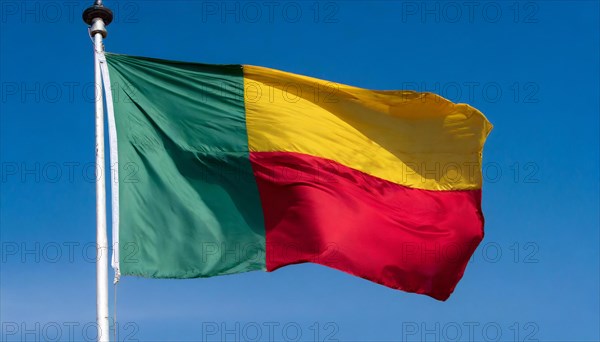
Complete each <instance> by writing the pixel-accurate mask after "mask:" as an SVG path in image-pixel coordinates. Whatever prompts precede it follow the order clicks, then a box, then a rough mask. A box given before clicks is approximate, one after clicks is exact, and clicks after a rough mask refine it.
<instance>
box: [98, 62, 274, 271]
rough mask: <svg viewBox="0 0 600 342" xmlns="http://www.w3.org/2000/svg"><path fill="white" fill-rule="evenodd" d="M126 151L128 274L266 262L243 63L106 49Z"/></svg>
mask: <svg viewBox="0 0 600 342" xmlns="http://www.w3.org/2000/svg"><path fill="white" fill-rule="evenodd" d="M106 58H107V61H108V66H109V72H110V76H111V83H112V89H113V97H114V99H113V102H114V107H115V122H116V127H117V141H118V157H119V166H118V168H119V201H120V213H119V215H120V230H119V231H120V232H119V240H120V241H119V252H120V267H121V273H122V274H124V275H136V276H144V277H153V278H194V277H209V276H215V275H221V274H231V273H239V272H245V271H252V270H263V269H265V231H264V222H263V213H262V208H261V203H260V198H259V194H258V189H257V186H256V182H255V179H254V176H253V173H252V167H251V165H250V161H249V151H248V135H247V132H246V119H245V110H244V99H243V90H244V82H243V71H242V67H241V66H239V65H222V66H221V65H204V64H197V63H182V62H172V61H164V60H156V59H150V58H142V57H131V56H124V55H116V54H107V55H106Z"/></svg>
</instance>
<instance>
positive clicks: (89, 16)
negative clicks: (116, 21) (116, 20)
mask: <svg viewBox="0 0 600 342" xmlns="http://www.w3.org/2000/svg"><path fill="white" fill-rule="evenodd" d="M81 17H82V18H83V21H85V23H86V24H88V25H92V21H93V20H94V19H95V18H100V19H102V21H104V25H106V26H108V24H110V23H111V22H112V20H113V12H112V11H111V10H109V9H108V8H106V7H104V6H98V5H94V6H92V7H88V8H86V10H85V11H83V15H82V16H81Z"/></svg>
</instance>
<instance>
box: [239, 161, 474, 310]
mask: <svg viewBox="0 0 600 342" xmlns="http://www.w3.org/2000/svg"><path fill="white" fill-rule="evenodd" d="M250 160H251V162H252V166H253V169H254V174H255V177H256V179H257V183H258V189H259V192H260V196H261V200H262V205H263V211H264V216H265V226H266V250H267V270H268V271H274V270H276V269H277V268H279V267H283V266H286V265H290V264H297V263H304V262H313V263H317V264H321V265H325V266H329V267H333V268H335V269H338V270H341V271H344V272H347V273H350V274H353V275H356V276H359V277H362V278H365V279H368V280H371V281H374V282H376V283H379V284H382V285H385V286H388V287H391V288H395V289H400V290H404V291H408V292H416V293H421V294H426V295H429V296H431V297H433V298H436V299H439V300H446V299H447V298H448V297H449V296H450V294H451V293H452V291H453V290H454V288H455V286H456V284H457V283H458V281H459V280H460V278H461V277H462V275H463V273H464V270H465V267H466V265H467V262H468V260H469V258H470V257H471V255H472V254H473V252H474V250H475V248H476V247H477V245H478V244H479V242H480V241H481V239H482V238H483V215H482V213H481V206H480V203H481V190H468V191H429V190H421V189H412V188H407V187H404V186H401V185H398V184H395V183H391V182H388V181H385V180H382V179H379V178H375V177H372V176H369V175H367V174H364V173H362V172H360V171H356V170H354V169H351V168H348V167H346V166H343V165H341V164H338V163H336V162H333V161H331V160H326V159H322V158H318V157H313V156H309V155H304V154H299V153H289V152H252V153H250Z"/></svg>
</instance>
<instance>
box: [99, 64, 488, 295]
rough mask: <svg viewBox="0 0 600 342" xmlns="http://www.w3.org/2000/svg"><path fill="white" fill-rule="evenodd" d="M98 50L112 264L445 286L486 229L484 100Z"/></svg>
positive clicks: (157, 273) (430, 288) (158, 273)
mask: <svg viewBox="0 0 600 342" xmlns="http://www.w3.org/2000/svg"><path fill="white" fill-rule="evenodd" d="M106 60H107V64H108V71H109V72H108V74H109V75H110V80H111V85H112V103H111V105H113V106H114V117H111V118H109V121H110V120H111V119H112V120H113V121H112V126H111V128H110V129H111V131H114V132H113V135H112V137H111V152H114V153H111V155H112V156H114V157H113V158H111V159H116V160H118V167H117V168H118V173H117V175H118V184H117V186H116V187H115V188H114V189H113V193H114V198H113V215H115V216H114V217H113V219H115V220H114V221H113V232H116V233H115V235H114V239H115V242H116V243H118V247H117V250H116V251H115V252H116V253H115V258H114V260H113V261H114V264H115V267H116V268H117V271H118V272H119V273H120V274H123V275H132V276H142V277H151V278H195V277H211V276H217V275H225V274H234V273H240V272H247V271H254V270H266V271H274V270H276V269H278V268H280V267H283V266H286V265H291V264H299V263H305V262H312V263H316V264H320V265H324V266H328V267H331V268H334V269H337V270H341V271H343V272H346V273H349V274H352V275H355V276H358V277H362V278H364V279H367V280H370V281H373V282H376V283H379V284H382V285H385V286H388V287H391V288H394V289H399V290H403V291H408V292H415V293H420V294H426V295H429V296H431V297H433V298H436V299H439V300H445V299H447V298H448V297H449V296H450V294H451V293H452V292H453V290H454V288H455V286H456V284H457V283H458V281H459V280H460V279H461V277H462V275H463V273H464V270H465V268H466V265H467V263H468V260H469V258H470V257H471V255H472V253H473V252H474V250H475V248H476V247H477V245H478V244H479V243H480V241H481V240H482V238H483V235H484V231H483V221H484V219H483V214H482V211H481V186H482V175H481V163H482V149H483V144H484V142H485V139H486V137H487V135H488V133H489V132H490V130H491V128H492V125H491V124H490V123H489V122H488V121H487V119H486V118H485V117H484V116H483V114H482V113H480V112H479V111H478V110H476V109H474V108H472V107H470V106H468V105H466V104H454V103H452V102H450V101H448V100H446V99H444V98H442V97H440V96H438V95H435V94H432V93H420V92H414V91H403V90H398V91H378V90H366V89H361V88H357V87H352V86H347V85H343V84H339V83H334V82H328V81H324V80H320V79H316V78H311V77H306V76H300V75H296V74H292V73H288V72H283V71H278V70H274V69H268V68H263V67H257V66H249V65H209V64H199V63H187V62H176V61H167V60H158V59H151V58H144V57H132V56H126V55H118V54H106ZM113 162H115V160H113ZM115 204H116V205H115ZM115 206H116V210H115Z"/></svg>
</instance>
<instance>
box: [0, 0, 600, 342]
mask: <svg viewBox="0 0 600 342" xmlns="http://www.w3.org/2000/svg"><path fill="white" fill-rule="evenodd" d="M91 2H92V1H91V0H90V1H85V2H78V1H39V2H38V1H27V2H20V1H2V2H1V7H0V16H1V18H0V20H1V29H0V45H1V46H0V75H1V86H2V89H1V94H0V95H1V110H0V114H1V115H0V120H1V121H0V123H1V128H0V135H1V138H0V141H1V147H0V151H1V166H2V175H1V177H2V178H1V183H0V185H1V198H0V208H1V215H0V219H1V222H0V224H1V237H0V238H1V243H2V252H1V258H2V259H1V263H0V267H1V271H0V277H1V278H0V291H1V293H0V294H1V298H0V315H1V321H2V338H0V339H6V340H20V339H27V340H36V339H44V338H46V339H49V340H52V339H56V338H57V335H60V336H59V337H60V339H59V340H86V339H87V338H94V336H95V328H94V326H91V324H93V322H94V321H95V265H94V247H93V243H94V241H95V195H94V193H95V187H94V182H93V179H94V178H93V161H94V113H93V110H94V107H93V83H92V82H93V64H92V62H93V55H92V43H91V41H90V39H89V37H88V35H87V29H86V26H85V24H84V23H83V22H82V21H81V19H80V15H81V12H82V10H83V9H84V8H85V7H87V6H88V5H89V4H91ZM105 3H106V5H107V6H108V7H111V8H112V9H113V10H114V11H115V14H116V18H115V21H114V23H113V24H111V25H110V26H109V27H108V31H109V36H108V38H107V39H106V40H105V45H106V50H107V51H110V52H116V53H123V54H131V55H142V56H150V57H158V58H166V59H174V60H186V61H197V62H204V63H240V64H253V65H261V66H268V67H272V68H278V69H282V70H286V71H290V72H295V73H300V74H305V75H309V76H314V77H319V78H323V79H327V80H332V81H336V82H341V83H346V84H350V85H355V86H359V87H364V88H372V89H413V90H419V91H433V92H436V93H438V94H440V95H442V96H445V97H447V98H449V99H451V100H452V101H455V102H466V103H468V104H470V105H473V106H475V107H476V108H478V109H480V110H481V111H482V112H483V113H484V114H485V115H486V116H487V118H488V119H489V120H490V121H491V122H492V123H493V124H494V126H495V127H494V130H493V131H492V133H491V135H490V137H489V139H488V142H487V144H486V146H485V150H484V177H485V181H484V186H483V209H484V214H485V217H486V226H485V230H486V235H485V239H484V240H483V242H482V244H481V246H480V247H479V249H478V250H477V251H476V252H475V255H474V257H473V259H472V260H471V262H470V263H469V266H468V267H467V270H466V273H465V276H464V278H463V279H462V281H461V282H460V283H459V285H458V287H457V288H456V291H455V292H454V294H453V295H452V296H451V298H450V299H449V300H448V301H447V302H439V301H436V300H434V299H431V298H429V297H426V296H422V295H416V294H410V293H404V292H400V291H395V290H391V289H388V288H386V287H383V286H380V285H377V284H374V283H370V282H368V281H366V280H363V279H360V278H357V277H352V276H350V275H347V274H345V273H342V272H339V271H335V270H332V269H328V268H326V267H322V266H318V265H310V264H305V265H298V266H289V267H286V268H283V269H280V270H278V271H276V272H274V273H266V272H251V273H246V274H241V275H234V276H225V277H216V278H210V279H193V280H154V279H139V278H130V277H124V278H123V279H122V281H121V283H120V284H119V287H118V320H119V322H120V325H119V332H120V335H119V340H120V341H128V340H129V341H130V340H135V339H138V340H154V341H157V340H166V339H169V340H194V341H202V340H209V341H215V340H222V339H227V340H230V341H231V340H236V339H240V340H244V339H247V340H253V339H255V338H256V337H257V335H260V336H259V338H256V340H267V341H268V340H279V341H281V340H288V341H293V340H297V339H299V340H302V341H330V340H336V339H337V340H343V341H347V340H352V341H359V340H394V341H417V340H424V341H438V340H442V341H443V340H460V341H470V340H476V341H497V340H501V341H532V340H540V341H559V340H562V341H564V340H571V341H598V340H599V339H600V332H599V320H600V317H599V311H600V307H599V305H600V302H599V301H600V298H599V292H600V290H599V267H600V265H599V202H598V193H599V169H598V164H599V163H598V161H599V156H598V150H599V149H598V147H599V136H598V132H599V120H598V118H599V90H600V89H599V81H598V79H599V72H600V71H599V46H600V44H599V42H600V39H599V38H600V37H599V22H600V18H599V5H598V2H597V1H546V2H541V1H540V2H528V1H522V2H513V1H499V2H495V1H491V2H478V1H473V2H460V1H459V2H436V1H428V2H421V1H372V2H371V1H348V2H345V1H330V2H327V1H326V2H314V1H310V0H309V1H296V2H280V1H271V2H260V1H259V2H249V3H247V2H227V3H224V2H220V1H218V2H200V1H118V2H117V1H110V0H108V1H105ZM365 253H368V251H365ZM111 276H112V271H111ZM111 295H112V288H111ZM110 310H111V314H112V310H113V304H112V297H111V308H110ZM299 334H300V335H299Z"/></svg>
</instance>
